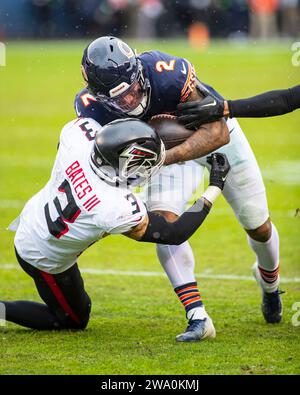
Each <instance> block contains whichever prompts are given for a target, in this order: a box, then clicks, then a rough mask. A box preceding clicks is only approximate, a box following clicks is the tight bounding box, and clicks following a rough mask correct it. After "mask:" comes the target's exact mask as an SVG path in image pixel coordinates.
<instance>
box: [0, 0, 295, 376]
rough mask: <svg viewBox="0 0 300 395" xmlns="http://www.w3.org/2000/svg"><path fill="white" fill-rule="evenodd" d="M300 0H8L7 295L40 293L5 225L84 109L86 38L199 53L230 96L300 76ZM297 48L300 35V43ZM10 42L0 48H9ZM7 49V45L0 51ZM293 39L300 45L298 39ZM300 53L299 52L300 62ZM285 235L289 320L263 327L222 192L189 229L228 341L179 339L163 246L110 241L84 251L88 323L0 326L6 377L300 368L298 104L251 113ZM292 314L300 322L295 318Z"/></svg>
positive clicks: (0, 288)
mask: <svg viewBox="0 0 300 395" xmlns="http://www.w3.org/2000/svg"><path fill="white" fill-rule="evenodd" d="M299 3H300V2H299V1H297V0H261V1H258V0H249V1H246V0H232V1H229V0H219V1H216V0H203V1H200V0H199V1H197V0H176V1H170V0H140V1H138V0H131V1H130V0H1V1H0V42H3V43H4V44H5V46H6V67H1V62H0V125H1V134H0V181H1V187H0V213H1V215H0V300H1V299H10V300H14V299H30V300H36V301H39V297H38V295H37V293H36V291H35V288H34V286H33V283H32V281H31V279H30V278H28V277H27V276H26V275H25V274H24V273H23V272H22V271H21V269H19V268H18V266H17V264H16V261H15V257H14V252H13V234H12V233H11V232H7V231H6V227H7V225H8V224H9V223H10V221H11V220H12V219H13V218H14V217H15V216H17V215H18V214H19V212H20V210H21V209H22V207H23V205H24V203H25V202H26V200H27V199H28V198H29V197H31V196H32V195H33V194H34V193H35V192H37V191H38V190H39V189H40V188H41V187H42V186H43V185H44V184H45V182H46V181H47V180H48V177H49V174H50V171H51V168H52V164H53V160H54V158H55V152H56V145H57V141H58V136H59V133H60V130H61V128H62V126H63V125H64V124H65V123H66V122H68V121H69V120H70V119H72V118H74V117H75V113H74V110H73V100H74V96H75V94H76V93H77V92H78V91H79V90H80V89H81V88H82V86H83V82H82V78H81V75H80V67H79V65H80V61H81V56H82V51H83V49H84V47H85V46H86V45H87V43H88V42H89V41H91V40H92V39H93V38H96V37H98V36H100V35H105V34H113V35H117V36H120V37H122V38H124V39H126V40H127V41H128V42H129V44H131V45H132V46H133V47H136V48H137V49H138V51H139V52H141V51H143V50H149V49H159V50H162V51H165V52H169V53H171V54H174V55H177V56H182V57H185V58H188V59H189V60H190V61H191V62H192V63H193V64H194V65H195V68H196V70H197V74H198V76H199V77H200V79H202V80H203V81H205V82H207V83H209V84H211V85H213V86H214V87H215V88H216V89H217V90H218V91H220V92H221V93H222V94H223V95H224V96H225V97H226V98H239V97H246V96H250V95H252V94H256V93H258V92H262V91H266V90H271V89H275V88H287V87H290V86H293V85H296V84H299V80H300V64H298V63H297V62H296V63H293V62H292V58H293V51H292V49H291V48H292V45H293V44H294V43H297V42H300V19H299V14H300V5H299ZM299 46H300V44H299ZM3 48H4V47H2V49H3ZM0 49H1V48H0ZM295 50H296V49H295ZM299 63H300V61H299ZM241 124H242V126H243V129H244V131H245V134H246V136H247V138H248V139H249V141H250V143H251V145H252V148H253V150H254V152H255V154H256V156H257V159H258V162H259V164H260V166H261V169H262V172H263V175H264V179H265V184H266V188H267V193H268V199H269V208H270V212H271V216H272V219H273V220H274V222H275V223H276V225H277V227H278V229H279V232H280V235H281V255H282V262H281V268H282V269H281V270H282V272H281V273H282V277H283V279H284V281H283V284H282V288H283V289H284V290H285V291H286V294H284V295H283V303H284V319H283V322H282V324H280V325H278V326H275V327H274V326H270V325H266V324H265V322H264V321H263V318H262V315H261V312H260V307H259V306H260V294H259V291H258V289H257V286H256V284H255V283H254V281H252V280H251V272H250V266H251V264H252V263H253V259H254V255H252V253H251V251H250V250H249V248H248V246H247V242H246V238H245V235H244V234H243V232H242V231H241V229H240V227H239V226H238V224H237V221H236V220H235V218H234V216H233V214H232V212H231V210H230V208H229V207H228V205H227V204H226V203H225V201H224V199H220V200H219V201H218V202H217V204H216V206H215V207H214V212H213V213H212V215H211V216H210V218H209V219H208V221H207V222H206V223H205V224H204V226H203V227H202V228H201V229H200V230H199V231H198V232H197V234H196V235H195V236H194V237H193V238H192V240H191V243H192V246H193V249H194V251H195V256H196V261H197V266H196V272H197V273H198V277H197V278H198V282H199V286H200V290H201V292H202V296H203V299H204V301H205V303H206V306H207V310H208V311H209V312H210V315H211V316H212V318H213V319H214V322H215V326H216V329H217V338H216V339H215V340H214V341H212V342H207V343H203V344H202V343H201V344H192V345H190V344H183V345H178V344H175V341H174V337H175V335H176V334H178V333H180V332H181V331H182V330H183V329H184V327H185V325H186V322H185V318H184V312H183V309H182V307H181V306H180V304H179V302H178V300H177V299H176V298H175V296H174V294H173V290H172V288H171V286H170V284H169V282H168V281H167V279H166V278H165V277H164V276H163V271H162V269H161V267H160V265H159V263H158V260H157V258H156V254H155V248H154V246H152V245H141V244H139V245H138V244H136V243H134V242H133V241H130V240H127V239H125V238H122V237H111V238H107V239H105V240H104V241H102V242H101V243H99V244H98V245H95V246H93V247H92V248H90V249H89V250H88V251H87V252H86V253H85V254H83V256H82V257H81V258H80V261H79V265H80V267H81V269H82V270H83V276H84V279H85V282H86V288H87V290H88V292H89V294H90V295H91V298H92V300H93V308H92V315H91V320H90V324H89V326H88V329H87V330H86V331H85V332H83V333H71V332H70V333H68V332H61V333H49V332H43V333H38V332H36V331H28V330H26V329H22V328H19V327H17V326H15V325H12V324H8V325H7V326H5V327H0V360H1V364H0V373H2V374H36V373H41V374H50V373H53V374H88V373H90V374H91V373H94V374H151V373H152V374H172V373H173V374H201V373H206V374H214V373H219V374H283V373H288V374H299V373H300V341H299V328H300V327H299V326H298V327H297V326H295V325H293V324H292V321H291V320H292V317H293V315H294V314H295V311H294V310H293V306H295V303H297V302H300V265H299V262H300V243H299V240H300V222H299V221H300V210H299V207H300V157H299V152H300V130H299V125H300V113H299V111H298V112H295V113H292V114H288V115H285V116H283V117H277V118H269V119H264V120H263V119H256V120H250V119H244V120H242V121H241ZM297 322H298V321H297V320H296V321H295V320H294V324H295V323H296V324H297Z"/></svg>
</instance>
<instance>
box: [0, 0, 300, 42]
mask: <svg viewBox="0 0 300 395" xmlns="http://www.w3.org/2000/svg"><path fill="white" fill-rule="evenodd" d="M199 26H200V27H202V31H205V32H206V34H207V35H209V36H211V37H218V38H227V37H233V38H237V39H238V38H239V39H242V38H245V37H248V36H249V35H251V36H252V37H255V38H276V37H297V35H299V32H300V1H299V0H1V13H0V27H1V28H0V38H2V40H3V39H5V38H12V37H13V38H18V39H24V38H84V37H93V36H95V35H97V36H99V35H105V34H108V33H109V34H112V35H116V36H123V37H131V38H133V37H135V38H141V39H145V38H147V39H149V38H156V37H159V38H162V37H166V38H168V37H172V38H174V37H186V36H187V35H189V36H193V35H194V34H195V31H196V32H197V28H198V30H199ZM203 34H204V33H203Z"/></svg>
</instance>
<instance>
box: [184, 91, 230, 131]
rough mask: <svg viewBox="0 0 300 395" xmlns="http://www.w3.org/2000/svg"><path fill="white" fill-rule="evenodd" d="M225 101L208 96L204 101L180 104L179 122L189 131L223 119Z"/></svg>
mask: <svg viewBox="0 0 300 395" xmlns="http://www.w3.org/2000/svg"><path fill="white" fill-rule="evenodd" d="M223 113H224V100H221V99H218V98H216V97H212V96H210V95H209V96H206V97H205V98H204V99H203V100H197V101H190V102H186V103H180V104H178V106H177V115H178V122H179V123H180V124H182V125H184V126H185V127H186V128H187V129H191V130H195V129H199V127H200V126H201V125H202V124H204V123H209V122H214V121H218V120H219V119H221V118H223Z"/></svg>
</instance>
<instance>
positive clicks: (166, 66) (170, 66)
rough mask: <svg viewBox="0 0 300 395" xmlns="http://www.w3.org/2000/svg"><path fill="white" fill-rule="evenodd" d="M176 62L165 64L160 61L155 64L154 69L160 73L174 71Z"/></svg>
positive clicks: (171, 61)
mask: <svg viewBox="0 0 300 395" xmlns="http://www.w3.org/2000/svg"><path fill="white" fill-rule="evenodd" d="M175 62H176V60H174V59H172V60H170V62H169V63H167V62H165V61H164V60H160V61H159V62H156V65H155V68H156V71H158V72H159V73H162V72H163V71H174V68H175Z"/></svg>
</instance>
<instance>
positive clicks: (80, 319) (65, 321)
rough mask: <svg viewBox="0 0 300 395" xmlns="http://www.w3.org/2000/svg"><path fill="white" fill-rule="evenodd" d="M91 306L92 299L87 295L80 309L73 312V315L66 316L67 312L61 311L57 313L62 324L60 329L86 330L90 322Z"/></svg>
mask: <svg viewBox="0 0 300 395" xmlns="http://www.w3.org/2000/svg"><path fill="white" fill-rule="evenodd" d="M91 306H92V303H91V299H90V297H89V296H88V295H86V299H85V301H84V302H83V304H82V306H81V307H80V309H77V311H72V314H66V313H65V312H64V313H62V312H61V311H59V312H56V316H57V318H58V321H59V324H60V328H59V329H78V330H84V329H85V328H86V327H87V325H88V322H89V320H90V312H91Z"/></svg>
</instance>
